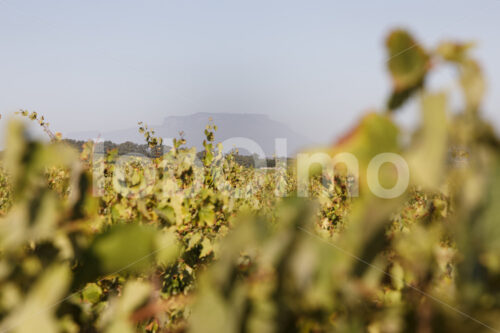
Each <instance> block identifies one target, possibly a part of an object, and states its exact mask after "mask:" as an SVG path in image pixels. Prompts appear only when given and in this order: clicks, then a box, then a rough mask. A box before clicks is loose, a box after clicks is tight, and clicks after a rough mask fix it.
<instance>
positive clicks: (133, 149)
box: [62, 139, 291, 168]
mask: <svg viewBox="0 0 500 333" xmlns="http://www.w3.org/2000/svg"><path fill="white" fill-rule="evenodd" d="M62 141H63V142H65V143H67V144H69V145H71V146H72V147H74V148H75V149H77V150H78V151H82V149H83V145H84V144H85V142H86V141H83V140H74V139H64V140H62ZM101 144H102V145H103V146H101V147H100V148H99V151H102V152H108V151H111V150H113V149H117V151H118V155H120V156H121V155H141V156H147V157H154V156H153V154H152V152H151V149H150V148H149V147H148V145H147V144H137V143H134V142H130V141H127V142H123V143H114V142H112V141H104V142H102V143H101ZM163 149H164V152H168V151H169V150H170V149H171V147H168V146H164V148H163ZM203 154H204V152H203V151H200V152H198V153H197V155H198V157H199V158H200V159H201V158H202V157H203ZM233 156H234V160H235V162H236V163H238V164H240V165H242V166H244V167H256V166H257V167H268V168H274V167H275V166H276V161H275V159H274V158H261V157H259V156H258V155H255V154H254V155H241V154H234V155H233ZM290 163H291V159H288V164H290Z"/></svg>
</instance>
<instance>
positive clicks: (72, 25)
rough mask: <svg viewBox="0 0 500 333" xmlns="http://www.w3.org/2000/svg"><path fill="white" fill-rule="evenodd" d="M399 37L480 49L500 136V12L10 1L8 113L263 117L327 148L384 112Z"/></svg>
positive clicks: (425, 5) (422, 5)
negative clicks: (396, 32) (372, 112)
mask: <svg viewBox="0 0 500 333" xmlns="http://www.w3.org/2000/svg"><path fill="white" fill-rule="evenodd" d="M398 26H403V27H407V28H409V29H410V30H411V31H412V32H413V33H414V34H415V35H416V36H417V38H418V39H419V40H420V41H422V42H423V43H424V44H425V45H427V46H434V45H436V44H437V42H438V41H440V40H442V39H446V38H448V39H449V38H452V39H459V40H468V39H473V40H476V41H477V42H478V48H477V51H476V52H475V53H476V55H477V57H478V58H480V59H481V60H482V63H483V67H484V68H485V70H486V72H487V74H488V81H489V92H488V96H487V103H486V112H487V113H488V116H489V117H490V118H491V119H493V121H494V122H495V123H496V125H497V128H500V114H499V111H500V38H499V36H500V35H499V31H500V0H480V1H472V0H469V1H461V0H446V1H444V0H440V1H429V0H425V1H414V0H413V1H402V0H394V1H368V0H365V1H356V0H354V1H352V0H351V1H334V0H329V1H314V0H308V1H306V0H304V1H291V0H286V1H273V0H265V1H264V0H263V1H261V0H247V1H243V0H232V1H229V0H228V1H216V0H196V1H195V0H182V1H181V0H177V1H169V0H164V1H153V0H147V1H139V0H136V1H124V0H120V1H118V0H116V1H110V0H107V1H106V0H99V1H90V0H87V1H76V0H73V1H70V0H64V1H62V0H61V1H52V0H44V1H40V0H33V1H23V0H0V113H2V114H6V113H9V112H13V111H15V110H17V109H19V108H26V109H29V110H35V111H38V112H39V113H42V114H44V115H45V116H46V118H48V119H49V120H50V122H51V126H52V128H53V129H54V130H57V131H61V132H63V133H70V132H75V131H84V130H110V129H121V128H127V127H133V126H135V124H136V122H137V121H139V120H142V121H145V122H148V123H149V124H152V125H154V124H159V123H161V122H162V120H163V118H164V117H166V116H168V115H183V114H190V113H194V112H200V111H207V112H252V113H265V114H268V115H269V116H271V117H272V118H273V119H276V120H279V121H282V122H284V123H286V124H288V125H289V126H290V127H292V128H293V129H295V130H296V131H298V132H300V133H302V134H304V135H306V136H308V137H309V138H311V139H313V140H316V141H325V140H331V139H332V138H334V137H335V136H338V135H339V134H340V131H341V130H342V129H345V128H346V127H347V126H349V125H351V124H352V123H353V122H354V121H355V120H356V118H358V117H359V116H360V115H361V114H362V112H364V111H366V110H367V109H370V108H377V107H380V106H382V105H383V103H384V101H385V98H386V96H387V94H388V91H389V81H388V79H387V75H386V73H385V65H384V58H385V52H384V47H383V41H384V38H385V36H386V34H387V32H388V31H389V29H390V28H391V27H398ZM452 76H453V73H452V72H449V73H443V74H442V75H441V76H438V78H436V79H435V80H436V81H437V82H438V83H447V82H448V81H449V80H451V78H452ZM407 111H409V112H412V111H414V110H407ZM403 118H406V120H407V121H408V119H412V116H411V115H406V116H404V117H403ZM2 121H3V120H2Z"/></svg>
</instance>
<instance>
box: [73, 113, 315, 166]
mask: <svg viewBox="0 0 500 333" xmlns="http://www.w3.org/2000/svg"><path fill="white" fill-rule="evenodd" d="M210 119H211V120H212V123H213V124H214V125H216V126H217V131H216V132H215V140H216V142H223V141H226V140H230V139H231V140H230V141H227V142H226V143H227V144H226V145H225V146H226V147H227V146H228V145H229V146H231V147H228V148H232V147H233V146H235V144H236V146H237V145H238V142H243V143H248V142H250V141H253V142H255V143H256V144H257V145H258V146H260V147H261V148H262V150H263V152H264V153H265V155H266V156H268V157H270V156H272V155H273V154H274V153H275V139H280V138H282V139H286V143H287V154H288V155H291V154H294V153H296V152H297V151H298V150H300V149H301V148H304V147H307V146H308V145H309V144H310V141H309V140H307V139H306V138H304V137H303V136H301V135H300V134H298V133H296V132H294V131H293V130H291V129H290V128H289V127H288V126H286V125H284V124H283V123H280V122H278V121H275V120H273V119H271V118H269V117H268V116H266V115H263V114H238V113H205V112H201V113H195V114H192V115H187V116H169V117H167V118H165V120H164V121H163V124H161V125H159V126H154V124H148V125H149V127H150V128H152V129H154V130H155V132H156V133H155V135H156V136H159V137H162V138H164V139H167V140H165V141H164V143H165V144H166V145H170V143H169V141H168V138H179V133H180V132H181V131H182V132H183V133H184V134H183V136H184V138H185V139H186V141H187V146H189V147H196V148H197V150H202V149H203V146H202V142H203V140H204V139H205V135H204V130H205V126H206V125H207V124H208V123H209V120H210ZM69 137H70V138H72V139H79V140H88V139H94V138H101V139H103V140H109V141H113V142H115V143H122V142H126V141H132V142H136V143H144V138H143V136H142V134H140V133H139V132H138V127H135V128H129V129H123V130H118V131H110V132H103V133H99V132H96V131H94V132H80V133H74V134H72V135H69ZM235 138H244V139H243V140H241V139H239V140H238V139H235ZM247 139H248V140H247ZM238 148H241V147H238ZM240 151H242V152H244V150H243V149H240Z"/></svg>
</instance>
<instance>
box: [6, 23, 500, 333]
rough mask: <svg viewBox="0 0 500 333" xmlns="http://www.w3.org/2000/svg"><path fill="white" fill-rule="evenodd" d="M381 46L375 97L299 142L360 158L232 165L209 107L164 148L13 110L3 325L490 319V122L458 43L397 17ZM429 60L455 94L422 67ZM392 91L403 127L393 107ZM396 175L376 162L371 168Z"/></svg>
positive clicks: (499, 182) (333, 326)
mask: <svg viewBox="0 0 500 333" xmlns="http://www.w3.org/2000/svg"><path fill="white" fill-rule="evenodd" d="M386 47H387V55H388V59H389V60H388V62H387V67H388V73H389V75H390V78H391V82H392V94H391V96H389V98H388V101H387V107H386V108H385V109H384V110H380V111H377V112H375V111H373V112H369V113H367V114H366V115H365V116H364V117H362V119H360V120H359V122H358V124H357V126H356V127H355V128H354V129H352V130H350V131H348V133H347V134H346V135H345V136H343V137H342V139H340V140H339V141H338V142H337V143H336V144H335V145H332V146H331V147H330V148H329V149H326V150H321V151H319V150H317V151H313V150H311V151H309V152H304V154H306V155H308V154H309V155H311V154H315V153H321V154H323V155H324V154H327V155H328V156H331V157H332V158H334V157H335V156H338V155H339V154H343V153H349V154H352V156H355V157H356V159H357V163H358V169H359V170H358V171H359V172H358V173H357V175H353V174H351V172H350V170H349V168H346V167H345V165H343V164H342V163H338V164H336V165H335V167H334V168H320V167H319V166H320V165H318V163H313V164H312V165H310V168H309V167H308V168H307V178H308V181H306V182H303V181H301V178H300V177H299V176H300V168H298V165H299V164H300V162H299V160H298V159H296V160H291V159H288V160H287V159H280V158H276V162H275V165H276V166H275V167H273V168H263V169H259V168H257V167H252V166H244V165H242V164H241V163H237V161H236V153H234V152H233V153H230V154H223V147H222V146H221V145H220V144H218V143H217V142H216V137H217V127H216V125H217V124H212V123H209V124H207V127H206V130H205V136H206V139H205V141H204V142H203V146H204V151H203V152H197V151H196V150H195V149H194V148H189V147H190V143H189V142H185V140H184V139H183V138H182V137H179V138H178V139H176V140H174V142H173V147H172V148H171V149H170V150H169V151H167V152H165V151H164V150H163V142H162V140H161V138H159V137H156V136H155V132H154V131H153V130H152V129H150V128H149V127H148V126H147V125H145V124H142V123H141V124H140V125H139V126H140V127H139V128H138V130H139V131H140V132H141V133H143V135H144V139H145V144H147V149H146V148H144V149H145V150H147V152H148V154H149V156H148V157H145V156H142V157H141V156H135V155H134V156H122V155H119V154H118V150H117V149H110V150H108V149H103V147H102V146H100V144H99V143H95V142H87V143H84V144H83V145H82V147H81V149H80V150H76V149H74V147H71V146H70V145H69V144H67V143H66V142H65V141H64V140H63V139H62V137H63V136H62V135H61V134H60V133H53V132H52V131H51V129H50V128H49V125H48V124H47V123H46V122H45V119H44V118H43V117H42V116H40V115H38V114H36V113H35V112H28V111H21V112H20V114H19V115H18V116H17V117H14V119H12V120H10V121H9V124H8V131H7V133H5V135H6V137H7V139H6V145H5V151H4V152H2V153H1V155H0V156H1V157H0V158H1V159H0V332H26V333H28V332H29V333H31V332H113V333H118V332H120V333H122V332H184V331H186V332H200V333H201V332H204V333H205V332H214V333H215V332H371V333H376V332H483V331H484V332H489V331H493V332H498V330H500V223H499V221H498V220H497V218H498V216H499V214H500V208H499V206H498V200H500V141H499V139H498V138H497V137H496V136H495V134H494V130H493V129H492V128H491V126H490V125H489V123H488V121H487V120H485V119H484V118H483V116H482V113H481V101H482V99H483V97H484V96H483V95H484V93H485V86H486V84H485V82H484V78H483V74H482V72H481V68H480V66H479V64H478V63H477V62H476V61H475V60H474V59H473V57H472V56H471V55H470V54H471V48H472V44H467V43H455V42H444V43H442V44H440V45H438V46H437V47H436V48H433V49H426V48H424V47H423V46H421V45H420V44H419V43H418V42H417V41H416V40H415V39H414V38H413V37H412V36H411V35H410V34H409V33H408V32H406V31H403V30H395V31H393V32H391V34H390V35H389V36H388V37H387V39H386ZM444 66H449V67H450V66H451V67H453V68H455V69H456V82H457V85H456V87H454V89H457V90H458V91H460V93H461V96H462V98H461V101H462V106H461V108H459V109H456V110H451V109H450V104H451V103H449V96H448V95H447V93H446V92H443V91H444V90H443V91H435V90H431V89H430V88H429V87H428V85H427V84H426V83H427V81H428V77H429V74H431V73H432V72H434V71H438V70H439V69H440V68H442V67H444ZM408 103H417V105H418V106H419V107H418V112H419V119H420V121H419V124H418V127H416V130H415V131H414V132H413V133H407V132H406V131H404V130H403V129H402V128H400V127H399V126H398V125H397V123H396V122H395V121H394V116H395V114H396V113H398V112H406V109H404V110H405V111H403V109H402V107H403V106H405V105H407V104H408ZM23 116H24V117H23ZM20 118H27V119H25V121H34V122H38V124H39V125H40V126H42V128H43V129H44V130H45V131H46V133H47V134H49V139H50V142H43V141H36V140H31V139H30V136H29V135H27V134H26V131H27V127H26V124H25V123H23V122H22V121H21V120H20ZM1 121H2V122H3V121H5V119H4V118H2V120H1ZM383 153H391V154H398V155H399V156H401V157H402V158H403V159H404V160H405V161H406V162H407V164H408V167H409V170H410V183H409V186H408V188H407V189H406V190H405V191H404V192H403V193H402V194H401V195H398V196H397V197H393V198H390V199H388V198H384V197H381V196H379V195H376V193H374V191H373V186H372V184H371V182H370V180H369V176H368V173H367V172H368V170H369V165H370V162H371V161H372V159H373V158H374V157H375V156H377V155H379V154H383ZM323 155H322V156H323ZM298 170H299V171H298ZM398 176H400V174H399V172H398V171H397V170H396V169H395V168H394V167H391V165H387V164H384V165H383V166H382V167H381V168H380V173H379V174H377V177H379V181H380V184H382V185H383V186H384V188H391V187H392V186H393V185H394V184H395V182H397V179H398ZM304 193H305V194H307V195H305V194H304Z"/></svg>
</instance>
